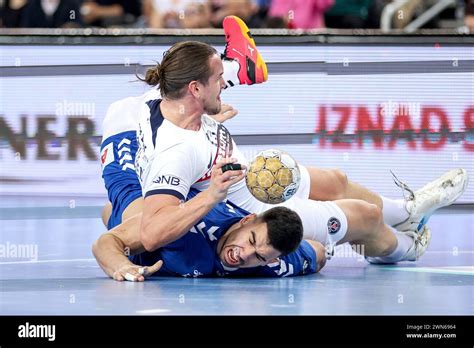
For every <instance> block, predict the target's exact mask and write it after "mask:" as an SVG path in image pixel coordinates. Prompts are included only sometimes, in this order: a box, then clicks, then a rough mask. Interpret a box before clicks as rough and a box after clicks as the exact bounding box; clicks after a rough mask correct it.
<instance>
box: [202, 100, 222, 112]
mask: <svg viewBox="0 0 474 348" xmlns="http://www.w3.org/2000/svg"><path fill="white" fill-rule="evenodd" d="M221 109H222V104H221V103H220V102H219V103H217V102H216V103H214V104H211V103H206V104H204V112H205V113H206V114H208V115H216V114H218V113H219V112H221Z"/></svg>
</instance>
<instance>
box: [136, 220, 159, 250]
mask: <svg viewBox="0 0 474 348" xmlns="http://www.w3.org/2000/svg"><path fill="white" fill-rule="evenodd" d="M140 242H141V243H142V245H143V248H144V249H145V250H146V251H148V252H152V251H155V250H156V249H158V248H159V247H160V246H161V241H160V240H159V239H158V238H156V236H154V234H153V233H151V231H150V228H149V227H148V226H146V225H145V226H144V224H142V227H141V228H140Z"/></svg>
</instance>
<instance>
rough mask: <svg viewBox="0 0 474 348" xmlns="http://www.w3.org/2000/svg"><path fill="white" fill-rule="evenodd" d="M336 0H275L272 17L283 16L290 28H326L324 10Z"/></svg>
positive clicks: (272, 4)
mask: <svg viewBox="0 0 474 348" xmlns="http://www.w3.org/2000/svg"><path fill="white" fill-rule="evenodd" d="M333 3H334V0H273V1H272V2H271V5H270V10H269V15H270V17H271V18H273V17H279V18H283V20H284V22H285V23H286V25H287V27H288V28H289V29H317V28H324V26H325V24H324V16H323V15H324V12H325V11H326V10H327V9H328V8H330V7H331V6H332V5H333Z"/></svg>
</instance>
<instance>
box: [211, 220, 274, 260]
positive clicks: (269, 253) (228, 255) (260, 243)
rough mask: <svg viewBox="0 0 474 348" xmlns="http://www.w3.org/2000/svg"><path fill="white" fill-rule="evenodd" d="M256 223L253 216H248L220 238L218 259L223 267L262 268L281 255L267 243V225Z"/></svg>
mask: <svg viewBox="0 0 474 348" xmlns="http://www.w3.org/2000/svg"><path fill="white" fill-rule="evenodd" d="M246 219H247V220H246ZM256 221H257V220H256V218H255V215H249V216H247V217H246V218H244V219H242V221H241V222H240V223H239V226H238V227H237V228H235V229H233V230H231V231H229V232H228V233H227V234H225V235H224V236H223V237H222V238H224V242H223V243H222V246H220V251H219V258H220V259H221V261H222V263H223V264H224V265H225V266H227V267H239V268H248V267H256V266H264V265H266V264H268V263H270V262H271V261H272V260H274V259H276V258H277V257H278V256H280V254H281V253H280V252H279V251H278V250H277V249H275V248H274V247H273V246H271V245H270V244H269V242H268V231H267V224H266V223H263V222H256Z"/></svg>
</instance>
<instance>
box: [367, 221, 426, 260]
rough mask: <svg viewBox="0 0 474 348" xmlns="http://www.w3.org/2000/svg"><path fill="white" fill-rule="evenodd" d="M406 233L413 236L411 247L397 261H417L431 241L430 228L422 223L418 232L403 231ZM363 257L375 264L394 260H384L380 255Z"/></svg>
mask: <svg viewBox="0 0 474 348" xmlns="http://www.w3.org/2000/svg"><path fill="white" fill-rule="evenodd" d="M404 233H406V234H407V235H409V236H410V237H412V238H413V240H414V243H413V245H412V246H411V248H410V249H409V250H408V251H407V253H406V254H405V256H403V258H402V259H401V260H399V261H397V262H402V261H417V260H418V259H419V258H420V257H421V256H423V254H424V253H425V251H426V249H427V248H428V245H429V244H430V241H431V230H430V229H429V227H428V226H427V225H423V227H421V229H420V230H419V231H418V232H415V231H404ZM365 259H366V260H367V261H368V262H369V263H371V264H375V265H383V264H393V263H395V262H386V261H383V258H381V257H369V256H366V257H365Z"/></svg>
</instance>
